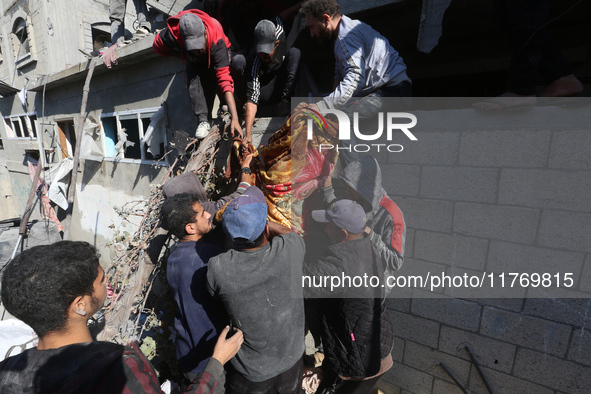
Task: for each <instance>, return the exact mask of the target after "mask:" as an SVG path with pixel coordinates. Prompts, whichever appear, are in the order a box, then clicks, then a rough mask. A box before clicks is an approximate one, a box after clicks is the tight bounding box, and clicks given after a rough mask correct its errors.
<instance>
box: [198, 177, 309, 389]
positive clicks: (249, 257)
mask: <svg viewBox="0 0 591 394" xmlns="http://www.w3.org/2000/svg"><path fill="white" fill-rule="evenodd" d="M222 227H223V229H224V232H225V233H226V235H227V236H228V238H229V239H230V240H231V242H232V249H230V250H228V251H227V252H226V253H222V254H220V255H218V256H216V257H213V258H212V259H211V260H210V261H209V269H208V272H207V284H208V288H209V291H210V293H211V294H212V295H213V296H214V297H216V298H218V299H219V300H221V302H222V303H223V304H224V307H225V309H226V312H227V313H228V316H229V318H230V321H231V322H232V324H233V325H234V326H235V327H237V328H239V329H241V330H242V331H243V332H244V346H243V347H242V349H241V350H240V351H239V352H238V354H237V355H236V357H235V359H234V360H232V363H231V366H230V369H229V371H228V376H227V383H226V390H227V391H228V392H230V393H245V394H246V393H255V392H256V393H259V392H260V393H262V392H265V393H267V392H270V393H277V392H281V393H297V392H299V390H300V388H301V383H302V368H303V364H302V356H303V354H304V303H303V298H302V289H301V287H299V288H294V289H293V292H292V286H291V284H292V282H291V278H292V275H296V276H297V277H301V275H302V264H303V260H304V254H305V247H304V241H303V239H302V238H301V237H300V236H298V235H297V234H295V233H293V232H292V231H291V230H290V229H288V228H286V227H284V226H282V225H279V224H277V223H272V222H268V221H267V202H266V200H265V196H264V195H263V193H262V192H261V191H260V190H259V189H258V188H257V187H255V186H252V187H249V188H248V189H246V190H245V191H244V193H243V194H242V195H241V196H240V197H237V198H236V199H234V200H232V201H231V202H230V203H229V204H228V205H227V206H226V209H225V211H224V214H223V217H222Z"/></svg>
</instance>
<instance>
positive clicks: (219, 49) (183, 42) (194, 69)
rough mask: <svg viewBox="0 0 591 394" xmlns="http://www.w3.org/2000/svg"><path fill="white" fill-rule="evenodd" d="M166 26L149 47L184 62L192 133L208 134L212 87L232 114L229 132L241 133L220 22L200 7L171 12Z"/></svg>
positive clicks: (199, 136)
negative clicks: (195, 120) (194, 128)
mask: <svg viewBox="0 0 591 394" xmlns="http://www.w3.org/2000/svg"><path fill="white" fill-rule="evenodd" d="M166 24H167V26H166V28H164V30H162V31H161V32H160V33H158V34H157V35H156V37H155V38H154V44H153V46H152V48H153V49H154V52H156V53H157V54H159V55H161V56H176V57H180V58H181V59H182V60H184V61H185V63H186V67H187V68H186V75H187V79H188V80H189V86H188V88H189V98H190V99H191V106H192V107H193V112H194V113H195V115H196V116H197V118H198V121H199V125H198V126H197V131H196V133H195V136H196V137H197V138H199V139H201V138H205V137H206V136H207V134H209V129H210V128H211V125H210V123H209V114H210V113H211V108H212V107H213V101H214V99H215V93H216V88H215V86H214V81H217V87H218V89H219V91H220V92H221V93H222V95H223V98H224V100H225V102H226V104H227V105H228V109H229V111H230V115H232V123H231V131H232V136H234V133H235V132H237V133H238V134H239V135H240V136H242V128H241V127H240V123H239V122H238V113H237V111H236V102H235V101H234V81H233V80H232V76H231V75H230V40H228V37H226V36H225V35H224V31H223V29H222V26H221V25H220V23H219V22H218V21H217V20H216V19H214V18H212V17H210V16H209V15H207V14H206V13H205V12H203V11H200V10H194V9H193V10H186V11H181V12H179V13H178V14H177V15H174V16H171V17H170V18H168V20H167V22H166Z"/></svg>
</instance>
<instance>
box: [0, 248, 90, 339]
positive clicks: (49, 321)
mask: <svg viewBox="0 0 591 394" xmlns="http://www.w3.org/2000/svg"><path fill="white" fill-rule="evenodd" d="M99 257H100V256H99V254H98V253H97V250H96V248H95V247H94V246H92V245H90V244H89V243H88V242H80V241H76V242H75V241H60V242H56V243H54V244H51V245H40V246H34V247H32V248H31V249H27V250H25V251H23V252H22V253H21V254H19V255H17V256H16V257H15V258H14V260H12V261H11V262H10V263H8V265H7V266H6V269H5V270H4V275H3V277H2V303H3V304H4V307H5V308H6V310H7V311H8V312H9V313H10V314H12V315H13V316H14V317H16V318H18V319H20V320H22V321H23V322H25V323H26V324H28V325H29V326H31V328H32V329H33V330H35V332H36V333H37V336H39V338H43V337H44V336H45V335H47V334H49V333H52V332H59V331H61V330H63V329H64V328H65V327H66V323H67V321H68V309H69V308H70V305H71V304H72V302H74V300H75V299H76V298H77V297H79V296H85V295H89V296H93V284H94V281H95V280H96V277H97V276H98V267H99Z"/></svg>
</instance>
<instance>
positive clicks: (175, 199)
mask: <svg viewBox="0 0 591 394" xmlns="http://www.w3.org/2000/svg"><path fill="white" fill-rule="evenodd" d="M161 214H162V217H163V220H164V223H165V224H166V225H167V227H168V229H169V230H170V232H171V233H173V234H174V235H175V236H176V237H177V238H178V239H179V243H178V244H177V245H176V246H175V248H174V249H173V251H172V253H171V254H170V256H169V257H168V261H167V265H166V280H167V281H168V285H169V287H170V290H171V294H172V296H173V297H174V300H175V302H176V305H177V310H176V313H175V318H174V328H175V331H176V338H175V341H174V344H175V348H176V357H177V360H178V362H179V367H180V369H181V370H182V371H183V372H184V373H185V376H186V377H187V378H188V379H189V380H192V379H193V378H194V377H195V375H196V374H198V373H199V372H201V371H203V369H204V368H205V365H206V364H207V362H208V360H209V357H210V355H211V353H212V351H213V346H214V344H215V339H216V337H217V335H218V333H219V332H220V331H221V330H222V328H223V327H224V326H225V324H226V315H225V313H224V308H223V306H222V305H221V304H219V303H217V302H216V301H215V300H214V299H213V298H212V297H211V295H209V293H208V292H207V289H206V287H205V284H206V275H207V263H208V262H209V259H210V258H212V257H213V256H216V255H218V254H220V253H221V252H222V249H221V248H219V247H218V246H216V245H212V244H209V243H207V242H203V240H202V239H203V237H204V236H205V234H207V233H209V232H210V231H211V229H212V224H211V218H212V216H211V214H210V213H209V212H207V211H206V210H205V209H204V207H203V206H202V205H201V204H199V197H198V196H197V195H196V194H189V193H181V194H176V195H174V196H172V197H169V198H167V199H166V200H165V201H164V204H162V208H161ZM224 382H225V379H224V375H223V374H221V375H220V385H219V386H218V389H217V390H216V393H223V388H224V385H223V384H224Z"/></svg>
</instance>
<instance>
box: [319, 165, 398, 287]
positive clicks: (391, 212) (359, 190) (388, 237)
mask: <svg viewBox="0 0 591 394" xmlns="http://www.w3.org/2000/svg"><path fill="white" fill-rule="evenodd" d="M339 178H340V179H341V180H343V181H344V182H345V184H346V185H347V189H346V192H345V196H346V197H347V198H349V199H351V200H355V201H357V202H358V203H359V204H360V205H361V206H363V208H364V209H365V212H366V213H367V224H366V229H365V230H364V231H365V232H366V233H368V235H369V239H370V240H371V243H372V245H374V247H375V248H376V250H377V252H378V256H379V257H380V259H381V260H382V261H384V262H385V264H386V275H393V274H394V271H396V270H398V269H400V267H401V266H402V263H403V262H404V242H405V239H406V223H405V221H404V215H403V214H402V211H401V210H400V208H398V205H396V203H395V202H394V201H392V200H391V199H390V198H389V197H388V194H387V193H386V191H385V190H384V188H383V186H382V171H381V170H380V166H379V164H378V162H377V161H376V159H374V158H373V157H371V156H369V155H366V156H362V157H361V158H360V159H358V160H356V161H353V162H351V163H349V164H348V165H347V166H346V167H345V169H344V170H343V171H341V173H340V174H339ZM322 190H323V192H324V202H325V203H326V204H327V205H330V204H332V203H333V202H335V201H336V199H337V198H336V196H335V194H334V189H333V187H332V183H331V178H330V177H328V178H327V183H326V184H325V187H324V188H323V189H322ZM386 286H387V285H386ZM386 290H387V291H388V292H389V291H391V290H392V289H391V288H387V287H386Z"/></svg>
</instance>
